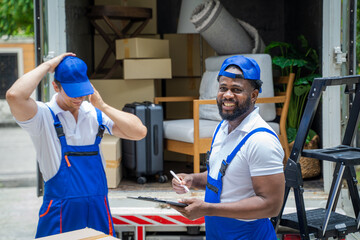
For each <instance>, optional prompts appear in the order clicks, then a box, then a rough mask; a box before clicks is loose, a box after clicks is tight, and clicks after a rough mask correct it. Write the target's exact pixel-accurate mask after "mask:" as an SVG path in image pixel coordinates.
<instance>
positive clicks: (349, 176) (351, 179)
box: [345, 165, 360, 229]
mask: <svg viewBox="0 0 360 240" xmlns="http://www.w3.org/2000/svg"><path fill="white" fill-rule="evenodd" d="M345 178H346V182H347V185H348V188H349V192H350V198H351V202H352V205H353V208H354V214H355V218H357V219H359V217H360V196H359V191H358V188H357V180H356V172H355V168H354V166H353V165H350V166H349V165H348V166H346V169H345ZM359 224H360V220H358V229H359Z"/></svg>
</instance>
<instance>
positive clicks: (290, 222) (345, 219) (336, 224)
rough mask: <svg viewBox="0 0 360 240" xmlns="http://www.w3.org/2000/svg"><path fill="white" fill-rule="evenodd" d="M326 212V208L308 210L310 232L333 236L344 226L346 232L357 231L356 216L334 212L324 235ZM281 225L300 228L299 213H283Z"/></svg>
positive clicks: (319, 235) (316, 234)
mask: <svg viewBox="0 0 360 240" xmlns="http://www.w3.org/2000/svg"><path fill="white" fill-rule="evenodd" d="M325 212H326V210H325V209H324V208H318V209H312V210H307V211H306V219H307V222H308V229H309V233H310V234H311V233H313V234H314V235H315V237H317V238H321V237H325V238H327V237H332V236H336V235H337V233H338V230H340V229H342V228H343V227H346V234H349V233H354V232H357V229H356V228H357V226H356V219H355V218H352V217H349V216H346V215H342V214H339V213H336V212H332V213H331V217H330V220H329V224H328V227H327V230H326V232H325V236H322V232H323V231H322V224H323V221H324V218H325ZM280 225H281V226H285V227H290V228H293V229H297V230H299V221H298V217H297V213H296V212H295V213H290V214H286V215H283V217H282V219H281V221H280Z"/></svg>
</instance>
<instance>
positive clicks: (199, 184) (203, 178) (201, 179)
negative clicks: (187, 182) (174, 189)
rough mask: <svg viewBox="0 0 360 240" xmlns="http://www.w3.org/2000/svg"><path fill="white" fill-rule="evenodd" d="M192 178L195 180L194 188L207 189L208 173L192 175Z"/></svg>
mask: <svg viewBox="0 0 360 240" xmlns="http://www.w3.org/2000/svg"><path fill="white" fill-rule="evenodd" d="M191 176H192V178H193V181H192V187H194V188H199V189H205V188H206V183H207V171H205V172H202V173H192V174H191Z"/></svg>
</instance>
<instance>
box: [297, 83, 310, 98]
mask: <svg viewBox="0 0 360 240" xmlns="http://www.w3.org/2000/svg"><path fill="white" fill-rule="evenodd" d="M310 88H311V86H310V85H298V86H294V94H295V95H296V96H302V95H304V94H305V93H307V92H308V91H309V90H310Z"/></svg>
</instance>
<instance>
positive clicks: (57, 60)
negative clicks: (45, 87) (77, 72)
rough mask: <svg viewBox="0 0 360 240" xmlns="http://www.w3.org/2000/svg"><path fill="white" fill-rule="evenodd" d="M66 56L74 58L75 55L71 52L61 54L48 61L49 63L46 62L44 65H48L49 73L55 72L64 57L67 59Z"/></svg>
mask: <svg viewBox="0 0 360 240" xmlns="http://www.w3.org/2000/svg"><path fill="white" fill-rule="evenodd" d="M67 56H73V57H75V56H76V54H75V53H72V52H68V53H63V54H60V55H59V56H56V57H54V58H52V59H50V60H49V61H46V62H45V64H48V65H49V67H50V69H49V72H50V73H53V72H55V68H56V67H57V66H58V65H59V63H60V62H61V61H62V60H63V59H64V57H67Z"/></svg>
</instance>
